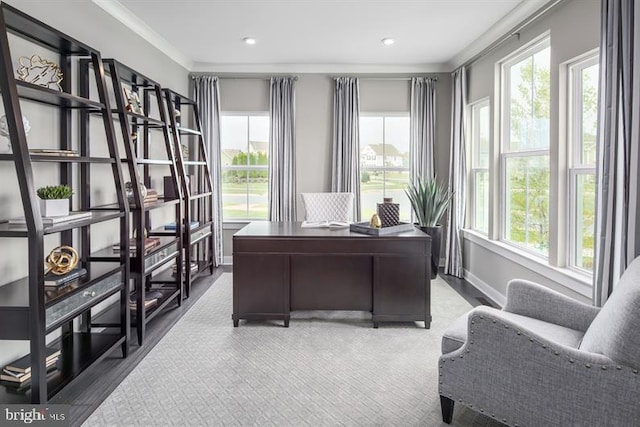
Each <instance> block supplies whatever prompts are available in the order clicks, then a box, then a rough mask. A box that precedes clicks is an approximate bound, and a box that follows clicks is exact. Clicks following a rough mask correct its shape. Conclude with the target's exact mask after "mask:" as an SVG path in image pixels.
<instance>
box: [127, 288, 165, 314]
mask: <svg viewBox="0 0 640 427" xmlns="http://www.w3.org/2000/svg"><path fill="white" fill-rule="evenodd" d="M162 297H163V293H162V292H160V291H148V292H147V293H146V294H145V295H144V309H145V311H146V310H149V309H150V308H153V307H155V306H156V305H158V301H160V299H161V298H162ZM137 307H138V303H137V300H129V309H130V310H131V311H135V310H136V308H137Z"/></svg>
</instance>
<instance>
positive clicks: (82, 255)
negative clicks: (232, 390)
mask: <svg viewBox="0 0 640 427" xmlns="http://www.w3.org/2000/svg"><path fill="white" fill-rule="evenodd" d="M8 34H12V36H17V37H18V38H20V39H21V40H24V41H25V42H28V43H30V44H31V45H33V46H34V49H39V50H46V51H47V52H48V54H50V55H52V56H53V57H56V58H57V59H58V66H59V69H60V71H61V72H62V75H63V80H62V82H61V83H60V85H61V86H60V89H61V90H57V89H51V88H49V87H44V86H40V85H38V84H36V83H30V82H28V81H22V80H18V79H17V77H16V72H15V71H14V69H13V64H14V63H15V61H16V60H17V57H16V56H13V55H12V51H11V46H10V41H9V36H8ZM0 55H1V57H2V65H1V66H2V67H3V68H2V72H0V92H1V94H2V102H3V106H4V114H5V115H6V118H7V125H8V126H7V127H8V130H9V140H10V145H11V151H12V152H11V153H10V154H2V155H1V156H0V162H3V163H4V164H5V165H6V164H11V163H13V165H14V166H15V175H16V179H17V182H18V188H19V192H20V200H21V202H22V207H23V210H24V217H25V224H24V225H20V226H14V225H10V224H8V223H7V222H6V220H8V219H10V218H3V220H4V221H3V223H2V224H0V238H1V239H0V244H2V245H13V243H12V242H14V241H15V240H16V239H24V240H26V242H27V245H26V246H27V248H28V249H27V254H26V255H27V257H25V258H26V260H25V269H24V270H25V272H26V275H25V276H24V277H22V278H19V279H17V280H9V283H2V284H0V341H1V340H17V341H27V342H28V343H29V350H30V351H29V357H28V359H29V360H30V368H31V379H30V382H29V384H28V387H25V388H24V390H23V392H20V393H16V392H14V391H13V390H11V388H10V387H0V403H26V402H32V403H40V404H42V403H46V402H47V401H48V400H49V399H50V398H51V397H52V396H53V395H55V394H56V393H57V392H58V391H60V390H61V389H62V388H64V387H65V386H66V385H67V384H68V383H70V382H71V381H72V380H73V379H75V378H76V377H77V376H79V375H81V374H82V372H83V371H84V370H86V369H87V368H89V367H91V366H92V365H94V364H95V363H97V362H99V361H100V360H102V359H103V358H104V357H106V356H107V355H108V354H110V353H111V352H113V351H114V350H115V349H117V348H120V350H121V352H122V356H123V357H126V356H127V354H128V351H129V346H128V345H129V344H128V343H129V341H128V334H129V326H128V311H129V307H128V304H129V303H128V296H129V268H128V265H129V240H128V238H127V237H128V230H129V206H128V204H127V203H126V197H125V192H124V178H123V173H122V168H121V164H120V161H119V158H120V153H119V151H118V146H117V144H116V140H115V131H114V128H113V121H112V117H111V107H110V104H109V98H108V93H107V85H106V82H105V77H104V70H103V66H102V58H101V55H100V52H98V51H97V50H95V49H93V48H91V47H89V46H87V45H85V44H84V43H82V42H80V41H78V40H75V39H74V38H72V37H69V36H68V35H66V34H63V33H61V32H59V31H57V30H56V29H54V28H52V27H50V26H48V25H46V24H45V23H43V22H41V21H38V20H36V19H34V18H32V17H30V16H28V15H26V14H24V13H22V12H21V11H19V10H18V9H15V8H13V7H11V6H9V5H7V4H5V3H1V4H0ZM80 60H85V61H87V62H89V63H91V64H92V65H93V69H92V73H91V74H90V75H87V76H85V78H86V79H88V80H91V81H92V82H93V84H94V85H95V88H96V93H97V99H89V98H88V97H83V96H81V95H79V94H78V93H74V90H73V88H72V83H71V82H72V78H71V76H72V75H73V71H74V69H75V67H76V66H77V65H78V63H79V61H80ZM24 102H29V103H35V104H37V105H38V108H46V109H53V110H54V111H55V114H56V116H57V128H58V129H56V130H55V131H54V130H51V131H50V132H49V134H50V135H51V140H50V141H47V143H48V144H49V147H48V148H51V149H57V150H72V149H73V148H74V134H75V133H76V132H74V127H73V123H74V120H75V119H79V118H80V117H86V116H87V115H89V114H92V115H94V116H95V117H96V120H97V121H99V122H101V126H100V129H101V133H102V141H103V152H102V154H101V155H97V156H91V155H90V153H89V147H88V146H87V144H83V139H82V138H79V139H78V141H79V144H78V145H79V147H78V148H79V150H80V154H79V155H77V156H69V157H59V156H55V155H45V154H30V152H29V143H30V142H32V141H30V140H29V139H28V138H27V135H26V132H25V128H24V125H23V121H22V108H23V103H24ZM85 130H86V131H88V129H85ZM94 130H95V129H94ZM36 163H37V164H38V167H35V164H36ZM41 164H48V165H49V167H53V168H55V170H56V172H55V176H56V177H57V178H56V179H57V181H58V182H51V184H64V185H69V186H71V187H72V188H73V189H74V191H75V194H74V195H73V196H72V198H71V200H70V202H69V203H70V205H71V206H72V207H74V208H76V209H77V210H81V211H89V212H92V215H91V216H90V217H89V218H84V219H82V220H80V221H74V222H62V223H58V224H55V225H51V226H46V225H45V224H43V219H42V216H41V210H40V206H39V201H38V198H37V195H36V186H37V184H36V183H37V182H38V180H41V176H40V174H41V169H43V167H42V166H41ZM96 165H99V166H101V167H103V168H105V169H103V171H102V172H103V174H102V176H103V177H104V181H103V184H105V185H106V186H107V187H109V190H108V191H109V193H110V195H111V196H112V200H115V201H113V202H112V207H111V209H104V210H95V209H94V208H95V207H94V206H93V204H92V203H91V197H90V195H91V192H92V186H91V185H90V184H89V181H83V180H82V178H83V177H84V176H83V175H82V172H81V173H80V179H77V178H78V177H77V176H76V171H77V170H78V169H80V170H81V171H82V170H89V169H91V167H95V166H96ZM0 191H2V192H6V191H8V189H4V190H0ZM95 228H100V229H105V230H108V233H110V234H111V235H112V236H114V241H115V244H116V245H119V247H120V254H119V256H118V257H116V258H114V259H110V260H93V259H92V258H91V256H92V253H93V251H94V249H93V247H92V245H91V236H92V234H93V233H92V230H94V229H95ZM51 239H55V240H56V241H57V242H58V243H59V244H60V245H68V246H73V247H75V248H78V254H79V265H80V266H81V267H82V268H85V269H86V270H87V274H86V275H85V276H83V277H81V278H79V279H76V280H74V281H72V282H70V283H69V284H68V286H66V287H65V288H63V289H59V290H54V291H51V290H48V291H47V290H46V289H45V286H44V261H45V256H46V254H47V253H48V251H49V250H50V249H51V247H50V246H51ZM17 246H18V247H19V246H20V245H17ZM94 246H95V245H94ZM9 247H12V248H13V246H9ZM107 300H109V301H111V300H114V301H115V302H114V303H113V304H112V305H113V307H114V309H115V310H116V312H117V315H118V316H117V318H116V320H115V321H114V322H113V323H111V324H109V325H105V326H104V327H102V328H92V326H93V325H92V316H91V310H92V308H94V307H96V306H97V305H99V304H101V303H103V302H104V301H107ZM48 335H49V337H48ZM56 337H57V338H56ZM48 338H53V339H52V340H50V339H48ZM48 348H49V349H51V348H55V349H57V350H59V351H60V356H59V360H58V363H57V367H56V369H54V370H53V371H50V372H47V366H46V354H47V351H50V350H48Z"/></svg>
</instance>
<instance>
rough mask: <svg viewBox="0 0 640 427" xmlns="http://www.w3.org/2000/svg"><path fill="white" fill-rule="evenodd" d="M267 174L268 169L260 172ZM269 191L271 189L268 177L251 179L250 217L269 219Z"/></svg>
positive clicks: (248, 215)
mask: <svg viewBox="0 0 640 427" xmlns="http://www.w3.org/2000/svg"><path fill="white" fill-rule="evenodd" d="M260 173H264V174H265V175H266V174H267V171H264V172H260ZM267 191H269V185H268V182H267V179H266V178H264V179H255V178H250V179H249V185H248V196H247V199H248V212H247V218H248V219H267V218H268V214H267V206H268V203H269V202H268V197H267Z"/></svg>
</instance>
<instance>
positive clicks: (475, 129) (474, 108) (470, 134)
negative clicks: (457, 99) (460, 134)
mask: <svg viewBox="0 0 640 427" xmlns="http://www.w3.org/2000/svg"><path fill="white" fill-rule="evenodd" d="M485 107H486V108H488V109H489V115H488V122H487V125H488V128H489V153H488V155H489V158H488V159H487V167H485V168H481V167H478V166H477V165H478V164H479V163H480V162H479V157H478V156H479V149H478V144H479V141H480V137H479V134H480V130H479V129H480V128H479V126H477V122H478V121H479V116H480V109H482V108H485ZM467 117H468V118H469V123H468V124H469V126H467V140H468V141H469V152H468V155H469V159H470V160H471V161H470V167H469V168H468V170H467V174H468V183H469V184H468V185H469V189H470V191H469V201H468V202H469V208H470V209H469V211H470V216H469V228H470V229H471V230H473V231H475V232H477V233H480V234H482V235H484V236H488V235H489V228H490V226H491V218H490V216H489V215H490V213H491V203H490V201H489V198H488V197H487V230H486V231H484V230H480V229H479V228H477V224H476V203H477V197H476V192H475V189H476V185H475V184H476V179H477V178H476V176H477V174H478V173H479V172H485V173H486V174H487V177H488V178H489V183H488V190H489V192H491V176H490V166H491V145H492V143H493V138H492V132H491V99H490V98H489V97H488V96H487V97H485V98H481V99H479V100H477V101H474V102H472V103H470V104H468V105H467Z"/></svg>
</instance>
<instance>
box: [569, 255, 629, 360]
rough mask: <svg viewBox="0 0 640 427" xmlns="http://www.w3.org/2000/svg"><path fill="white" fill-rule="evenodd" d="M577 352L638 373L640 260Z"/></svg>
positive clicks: (623, 279) (593, 323)
mask: <svg viewBox="0 0 640 427" xmlns="http://www.w3.org/2000/svg"><path fill="white" fill-rule="evenodd" d="M580 349H581V350H585V351H589V352H592V353H600V354H604V355H605V356H607V357H609V358H611V359H612V360H613V361H615V362H617V363H620V364H623V365H626V366H630V367H632V368H635V369H640V257H638V258H636V259H635V260H634V261H633V262H632V263H631V265H629V267H628V268H627V270H626V271H625V272H624V274H623V275H622V277H621V278H620V281H619V282H618V284H617V285H616V287H615V289H614V290H613V293H612V294H611V296H610V297H609V299H608V300H607V302H606V303H605V304H604V306H603V307H602V309H601V310H600V313H598V315H597V316H596V318H595V319H594V320H593V322H592V323H591V326H589V329H587V332H586V333H585V334H584V337H583V338H582V343H581V344H580Z"/></svg>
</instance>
